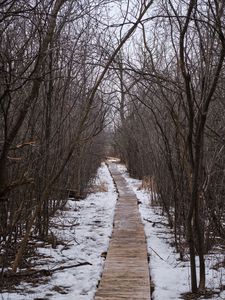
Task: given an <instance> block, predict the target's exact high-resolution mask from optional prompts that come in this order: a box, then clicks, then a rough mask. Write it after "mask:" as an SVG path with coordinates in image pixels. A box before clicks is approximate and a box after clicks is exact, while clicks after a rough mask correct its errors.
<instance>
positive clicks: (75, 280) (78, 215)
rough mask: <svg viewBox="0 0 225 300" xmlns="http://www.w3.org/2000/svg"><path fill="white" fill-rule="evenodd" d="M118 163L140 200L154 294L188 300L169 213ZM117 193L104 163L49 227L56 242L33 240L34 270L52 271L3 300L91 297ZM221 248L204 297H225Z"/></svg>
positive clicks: (209, 261) (211, 262)
mask: <svg viewBox="0 0 225 300" xmlns="http://www.w3.org/2000/svg"><path fill="white" fill-rule="evenodd" d="M117 167H118V170H119V171H120V172H121V174H122V175H123V177H124V178H125V180H126V182H127V185H128V186H129V187H130V188H132V189H133V191H134V193H135V194H136V197H137V198H138V201H139V212H140V214H141V219H142V222H143V224H144V226H145V234H146V238H147V244H148V254H149V257H150V259H149V269H150V275H151V279H152V282H153V284H154V291H153V293H152V299H153V300H164V299H168V300H178V299H184V297H185V296H184V294H185V293H187V292H188V291H190V272H189V261H188V256H187V257H185V260H184V261H181V260H180V259H179V255H178V254H177V253H176V251H175V248H174V238H173V233H172V231H171V230H170V229H169V226H168V222H167V220H166V217H165V216H163V214H162V211H161V208H160V207H158V206H153V205H152V202H151V198H150V193H149V191H145V190H143V189H141V186H142V182H141V181H140V180H136V179H132V178H130V177H129V175H128V173H127V170H126V168H125V166H124V165H122V164H119V163H117ZM117 197H118V195H117V192H116V188H115V185H114V183H113V180H112V177H111V175H110V172H109V170H108V168H107V166H106V164H105V163H103V164H102V166H101V167H100V168H99V170H98V173H97V177H96V180H95V182H94V184H93V188H92V192H91V193H90V194H89V195H88V196H87V198H86V199H84V200H81V201H79V202H77V201H73V200H69V201H68V203H67V205H66V206H65V207H64V209H63V210H59V211H58V213H57V215H56V216H55V217H54V218H53V219H52V221H51V231H52V233H53V235H54V236H55V237H56V238H57V243H56V245H54V247H52V246H53V244H52V243H44V242H42V241H36V243H35V246H36V250H35V255H34V256H33V257H32V259H31V260H30V264H31V265H33V266H34V269H35V270H38V269H39V270H45V271H46V270H47V271H49V272H42V273H41V274H42V276H37V277H35V276H30V278H29V279H28V278H27V277H26V278H24V280H23V281H21V282H20V284H18V285H16V286H14V288H13V289H12V288H11V289H10V290H3V291H1V292H0V299H2V300H27V299H32V300H51V299H54V300H65V299H67V300H69V299H74V300H93V299H94V296H95V293H96V289H97V286H98V283H99V281H100V279H101V274H102V271H103V267H104V261H105V257H106V254H107V249H108V246H109V241H110V237H111V234H112V227H113V217H114V208H115V205H116V200H117ZM221 253H222V252H221V251H220V250H218V251H213V252H212V253H211V254H209V255H208V256H206V267H207V268H206V271H207V274H206V275H207V287H208V289H209V292H208V294H207V295H205V296H201V298H200V299H212V300H214V299H217V300H220V299H221V300H222V299H225V269H224V267H222V263H223V262H224V259H225V255H224V253H222V254H221ZM196 262H197V263H198V261H197V259H196ZM79 264H80V266H78V265H79ZM215 266H217V267H215ZM20 271H23V270H20ZM211 291H213V292H211ZM185 295H187V294H185ZM186 299H187V298H186ZM189 299H191V298H189ZM137 300H141V299H137Z"/></svg>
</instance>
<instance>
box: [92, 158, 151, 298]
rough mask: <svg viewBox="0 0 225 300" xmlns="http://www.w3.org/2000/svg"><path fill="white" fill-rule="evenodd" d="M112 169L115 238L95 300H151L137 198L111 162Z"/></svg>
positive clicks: (110, 247) (145, 247) (113, 235)
mask: <svg viewBox="0 0 225 300" xmlns="http://www.w3.org/2000/svg"><path fill="white" fill-rule="evenodd" d="M109 169H110V172H111V174H112V177H113V179H114V181H115V183H116V186H117V188H118V192H119V198H118V201H117V205H116V210H115V216H114V228H113V233H112V238H111V241H110V245H109V249H108V253H107V257H106V262H105V266H104V270H103V275H102V279H101V281H100V285H99V287H98V290H97V293H96V296H95V300H103V299H104V300H122V299H129V300H150V299H151V296H150V276H149V268H148V259H147V245H146V239H145V234H144V227H143V224H142V223H141V220H140V216H139V211H138V206H137V198H136V196H135V194H134V192H133V191H132V190H131V189H130V188H129V187H128V186H127V183H126V180H125V179H124V178H123V176H122V174H121V173H120V171H119V170H118V169H117V165H116V163H112V162H109Z"/></svg>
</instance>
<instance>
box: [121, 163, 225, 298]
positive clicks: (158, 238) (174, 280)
mask: <svg viewBox="0 0 225 300" xmlns="http://www.w3.org/2000/svg"><path fill="white" fill-rule="evenodd" d="M119 169H120V171H121V172H122V173H123V176H124V178H125V179H126V181H127V183H128V184H129V186H130V187H132V188H133V190H134V192H135V193H136V196H137V198H138V199H139V202H140V205H139V210H140V213H141V217H142V221H143V223H144V226H145V233H146V237H147V243H148V253H149V254H150V262H149V268H150V274H151V278H152V280H153V283H154V285H155V290H154V292H153V300H164V299H167V300H178V299H181V297H180V296H181V293H185V292H188V291H190V272H189V262H188V261H187V262H181V261H180V260H179V257H178V255H177V254H176V252H175V248H174V247H172V246H171V242H173V235H172V232H171V231H170V229H169V228H168V227H167V226H165V225H164V224H166V223H167V220H166V218H165V217H164V216H162V215H161V213H160V208H159V207H152V206H151V199H150V195H149V193H148V192H145V191H144V190H141V189H140V186H141V181H140V180H136V179H132V178H130V177H129V174H128V173H127V170H126V168H125V166H124V165H119ZM146 220H148V221H146ZM149 221H150V222H149ZM223 260H224V255H223V256H222V255H219V254H217V255H216V254H213V255H212V256H208V257H206V274H207V276H206V278H207V287H208V288H210V289H213V290H215V291H217V292H218V294H217V295H216V294H215V295H214V296H213V297H212V298H210V299H212V300H215V299H217V300H222V299H223V300H224V299H225V291H220V289H221V288H222V286H223V287H224V288H225V270H224V268H220V269H218V270H214V269H213V268H211V267H212V266H213V265H214V264H216V263H218V262H219V261H223ZM196 262H197V264H198V261H197V259H196ZM201 299H208V298H204V297H202V298H201Z"/></svg>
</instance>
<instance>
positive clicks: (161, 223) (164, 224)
mask: <svg viewBox="0 0 225 300" xmlns="http://www.w3.org/2000/svg"><path fill="white" fill-rule="evenodd" d="M144 221H147V222H149V223H152V224H153V225H152V226H153V227H154V226H155V225H156V224H160V225H163V226H167V227H168V226H169V224H167V223H163V222H156V221H151V220H149V219H145V218H144Z"/></svg>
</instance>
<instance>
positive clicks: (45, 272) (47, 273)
mask: <svg viewBox="0 0 225 300" xmlns="http://www.w3.org/2000/svg"><path fill="white" fill-rule="evenodd" d="M87 265H90V266H91V265H92V264H91V263H89V262H81V263H78V264H75V265H69V266H60V267H57V268H54V269H51V270H50V269H40V270H31V271H23V272H17V273H12V272H6V273H4V277H26V276H32V275H44V276H51V275H52V273H54V272H56V271H61V270H65V269H72V268H77V267H82V266H87Z"/></svg>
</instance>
